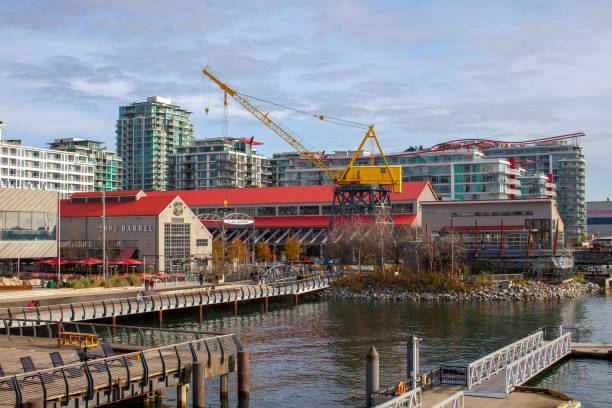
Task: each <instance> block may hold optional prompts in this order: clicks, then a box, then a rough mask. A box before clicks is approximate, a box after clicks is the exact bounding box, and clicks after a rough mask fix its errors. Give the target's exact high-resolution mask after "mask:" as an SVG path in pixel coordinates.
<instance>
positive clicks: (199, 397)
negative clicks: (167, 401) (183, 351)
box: [191, 361, 206, 408]
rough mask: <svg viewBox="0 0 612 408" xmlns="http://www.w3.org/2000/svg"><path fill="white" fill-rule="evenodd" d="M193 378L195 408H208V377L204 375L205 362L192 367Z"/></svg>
mask: <svg viewBox="0 0 612 408" xmlns="http://www.w3.org/2000/svg"><path fill="white" fill-rule="evenodd" d="M191 373H192V376H193V379H192V382H193V396H192V399H193V408H205V407H206V375H205V373H204V362H203V361H198V362H195V363H193V365H192V366H191Z"/></svg>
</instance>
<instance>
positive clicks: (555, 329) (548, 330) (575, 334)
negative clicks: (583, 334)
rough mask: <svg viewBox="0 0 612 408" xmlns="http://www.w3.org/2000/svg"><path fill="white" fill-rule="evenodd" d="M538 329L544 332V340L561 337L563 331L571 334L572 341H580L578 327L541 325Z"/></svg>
mask: <svg viewBox="0 0 612 408" xmlns="http://www.w3.org/2000/svg"><path fill="white" fill-rule="evenodd" d="M538 330H541V331H543V332H544V340H554V339H556V338H558V337H561V336H562V335H563V334H565V333H571V334H572V341H574V342H578V341H580V329H579V328H577V327H571V326H545V327H541V328H539V329H538Z"/></svg>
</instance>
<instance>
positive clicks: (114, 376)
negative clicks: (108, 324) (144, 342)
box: [0, 334, 238, 408]
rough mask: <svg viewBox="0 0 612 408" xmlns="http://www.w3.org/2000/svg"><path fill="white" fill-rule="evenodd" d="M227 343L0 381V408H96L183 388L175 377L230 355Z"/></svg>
mask: <svg viewBox="0 0 612 408" xmlns="http://www.w3.org/2000/svg"><path fill="white" fill-rule="evenodd" d="M233 338H234V335H231V334H228V335H223V336H216V337H214V338H207V339H201V340H194V341H190V342H184V343H180V344H175V345H171V346H164V347H158V348H154V349H147V350H142V351H138V352H132V353H126V354H122V355H118V356H113V357H107V358H97V359H93V360H89V361H86V362H78V363H72V364H66V365H64V366H60V367H54V368H48V369H43V370H36V371H33V372H28V373H19V374H14V375H10V376H5V377H1V378H0V407H2V408H3V407H20V406H23V404H25V402H27V401H30V400H38V401H41V402H42V404H43V406H47V405H48V404H52V403H58V402H62V403H64V402H67V401H70V400H75V399H76V400H78V401H82V403H83V406H87V405H88V404H90V405H102V404H106V403H110V402H113V401H117V400H120V399H124V398H128V397H130V396H135V395H140V394H143V393H146V392H148V391H149V390H150V389H151V387H152V386H153V385H154V384H153V383H158V382H160V381H162V380H165V381H164V382H165V383H169V384H174V385H176V384H179V383H182V382H183V381H182V380H181V378H180V377H181V373H183V372H184V371H183V370H185V369H186V368H187V367H189V366H190V365H191V364H192V363H194V362H196V361H202V362H206V363H207V364H208V365H209V366H210V364H211V362H212V361H215V360H219V361H221V363H224V362H225V361H226V360H227V359H228V358H229V356H231V355H235V354H236V353H237V352H238V348H237V344H238V343H237V342H236V341H235V340H234V339H233ZM162 383H163V382H162ZM150 384H151V385H150ZM80 405H81V404H79V402H76V405H74V406H80Z"/></svg>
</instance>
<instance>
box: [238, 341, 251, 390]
mask: <svg viewBox="0 0 612 408" xmlns="http://www.w3.org/2000/svg"><path fill="white" fill-rule="evenodd" d="M249 394H250V388H249V352H248V351H239V352H238V398H239V399H247V398H249Z"/></svg>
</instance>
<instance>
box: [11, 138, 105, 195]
mask: <svg viewBox="0 0 612 408" xmlns="http://www.w3.org/2000/svg"><path fill="white" fill-rule="evenodd" d="M0 187H9V188H22V189H32V190H52V191H59V192H60V195H61V196H62V197H64V198H67V197H68V196H69V195H70V194H72V193H74V192H78V191H94V166H93V164H90V163H89V161H88V160H87V157H85V156H82V155H80V154H78V153H71V152H64V151H60V150H52V149H43V148H38V147H29V146H22V145H21V140H0Z"/></svg>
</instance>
